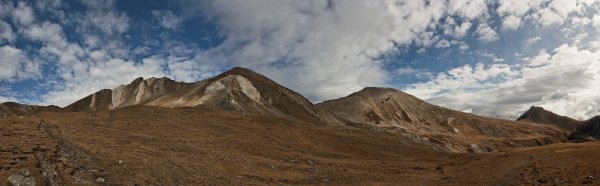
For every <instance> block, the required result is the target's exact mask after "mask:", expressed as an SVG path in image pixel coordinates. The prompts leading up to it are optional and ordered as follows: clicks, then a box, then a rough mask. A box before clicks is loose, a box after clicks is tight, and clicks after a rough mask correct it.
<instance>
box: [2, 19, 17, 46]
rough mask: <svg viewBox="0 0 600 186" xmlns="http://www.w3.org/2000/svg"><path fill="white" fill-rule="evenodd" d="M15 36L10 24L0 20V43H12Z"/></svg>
mask: <svg viewBox="0 0 600 186" xmlns="http://www.w3.org/2000/svg"><path fill="white" fill-rule="evenodd" d="M16 38H17V36H16V35H15V33H14V32H13V29H12V26H10V24H8V23H7V22H4V21H2V20H0V44H2V43H3V42H7V43H12V42H14V40H15V39H16Z"/></svg>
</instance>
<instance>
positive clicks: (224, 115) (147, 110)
mask: <svg viewBox="0 0 600 186" xmlns="http://www.w3.org/2000/svg"><path fill="white" fill-rule="evenodd" d="M599 126H600V117H594V118H591V119H589V120H585V121H578V120H574V119H570V118H568V117H564V116H559V115H557V114H554V113H552V112H550V111H546V110H544V109H543V108H541V107H531V109H529V110H528V111H527V112H525V113H524V114H523V115H522V116H521V117H519V118H518V119H517V120H516V121H511V120H505V119H496V118H489V117H482V116H477V115H474V114H470V113H465V112H460V111H456V110H452V109H447V108H444V107H440V106H436V105H433V104H430V103H427V102H426V101H423V100H420V99H418V98H416V97H414V96H412V95H410V94H407V93H404V92H402V91H399V90H395V89H392V88H381V87H367V88H364V89H362V90H360V91H358V92H355V93H352V94H350V95H348V96H345V97H342V98H338V99H334V100H328V101H324V102H321V103H317V104H314V103H312V102H310V101H309V100H308V99H306V98H305V97H304V96H302V95H301V94H299V93H297V92H294V91H293V90H290V89H288V88H286V87H284V86H281V85H280V84H278V83H277V82H275V81H273V80H271V79H269V78H267V77H265V76H263V75H261V74H259V73H256V72H253V71H251V70H249V69H246V68H240V67H236V68H233V69H231V70H229V71H226V72H224V73H222V74H220V75H217V76H215V77H213V78H209V79H205V80H202V81H198V82H193V83H185V82H178V81H174V80H171V79H169V78H165V77H163V78H148V79H144V78H137V79H135V80H133V81H132V82H131V83H129V84H124V85H120V86H117V87H115V88H113V89H103V90H99V91H97V92H95V93H93V94H91V95H89V96H86V97H84V98H82V99H80V100H78V101H76V102H74V103H72V104H70V105H67V106H65V107H63V108H61V107H58V106H36V105H24V104H18V103H13V102H7V103H2V104H0V137H1V138H0V139H1V142H2V143H1V144H2V145H0V180H8V182H10V183H12V184H13V185H14V184H15V183H17V184H20V183H26V182H27V183H31V182H32V181H33V182H36V183H38V184H40V185H156V184H159V185H187V184H190V185H264V184H272V183H277V184H282V185H295V184H298V185H331V184H341V185H356V184H364V185H373V184H375V185H376V184H383V185H423V184H424V185H465V184H468V185H519V184H522V183H532V184H542V183H548V182H552V183H554V184H559V185H560V184H572V183H575V184H589V183H592V184H593V183H595V182H594V180H593V179H595V176H596V175H595V173H594V171H596V168H597V166H596V165H594V164H593V163H577V162H582V161H580V160H584V161H585V162H597V161H600V159H598V157H597V156H595V154H597V153H600V152H599V151H598V150H596V149H600V148H597V147H598V143H594V142H592V143H570V142H590V141H596V139H598V138H600V127H599ZM522 147H530V148H522ZM573 162H576V163H573ZM557 167H559V169H560V170H565V171H562V172H555V171H554V172H553V170H557V169H556V168H557ZM6 184H8V183H6Z"/></svg>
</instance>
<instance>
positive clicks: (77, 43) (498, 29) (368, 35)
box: [0, 0, 600, 119]
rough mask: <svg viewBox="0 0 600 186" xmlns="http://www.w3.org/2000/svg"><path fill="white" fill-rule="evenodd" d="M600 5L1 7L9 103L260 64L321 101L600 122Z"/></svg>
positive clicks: (3, 86) (353, 1)
mask: <svg viewBox="0 0 600 186" xmlns="http://www.w3.org/2000/svg"><path fill="white" fill-rule="evenodd" d="M599 12H600V0H531V1H525V0H498V1H492V0H426V1H425V0H423V1H421V0H372V1H364V0H328V1H327V0H302V1H298V0H214V1H209V0H206V1H204V0H173V1H158V0H128V1H125V0H122V1H118V0H97V1H96V0H94V1H92V0H89V1H88V0H68V1H66V0H45V1H12V0H0V65H1V66H0V102H5V101H15V102H20V103H25V104H39V105H50V104H52V105H58V106H66V105H68V104H70V103H73V102H74V101H76V100H78V99H81V98H83V97H85V96H87V95H89V94H91V93H94V92H96V91H98V90H100V89H104V88H114V87H116V86H118V85H120V84H126V83H129V82H131V81H132V80H133V79H135V78H136V77H145V78H149V77H163V76H165V77H169V78H171V79H174V80H177V81H183V82H195V81H199V80H202V79H205V78H209V77H212V76H214V75H217V74H219V73H221V72H224V71H226V70H228V69H230V68H232V67H234V66H242V67H246V68H250V69H252V70H254V71H256V72H259V73H262V74H264V75H265V76H267V77H269V78H271V79H273V80H275V81H277V82H279V83H280V84H282V85H284V86H286V87H288V88H290V89H292V90H295V91H296V92H299V93H301V94H303V95H304V96H306V97H307V98H308V99H310V100H311V101H312V102H314V103H318V102H321V101H324V100H328V99H335V98H339V97H343V96H346V95H348V94H350V93H352V92H356V91H359V90H361V89H362V88H364V87H370V86H377V87H392V88H396V89H398V90H402V91H405V92H407V93H410V94H412V95H415V96H416V97H418V98H421V99H423V100H426V101H428V102H430V103H433V104H437V105H440V106H444V107H447V108H451V109H455V110H459V111H464V112H470V113H474V114H478V115H483V116H490V117H500V118H506V119H515V118H516V117H518V116H519V115H520V114H521V113H523V112H524V111H526V110H527V109H528V108H529V107H530V106H532V105H535V106H542V107H544V108H546V109H547V110H551V111H553V112H555V113H558V114H561V115H566V116H569V117H573V118H577V119H587V118H589V117H592V116H595V115H599V114H600V93H599V92H600V35H599V32H600V13H599Z"/></svg>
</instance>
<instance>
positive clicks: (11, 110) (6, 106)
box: [0, 102, 62, 117]
mask: <svg viewBox="0 0 600 186" xmlns="http://www.w3.org/2000/svg"><path fill="white" fill-rule="evenodd" d="M60 111H62V109H61V108H60V107H58V106H55V105H50V106H37V105H25V104H19V103H14V102H5V103H2V104H0V117H8V116H27V115H32V114H37V113H40V112H60Z"/></svg>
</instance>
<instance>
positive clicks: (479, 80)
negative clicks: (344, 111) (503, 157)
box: [406, 45, 600, 119]
mask: <svg viewBox="0 0 600 186" xmlns="http://www.w3.org/2000/svg"><path fill="white" fill-rule="evenodd" d="M599 56H600V52H592V51H589V50H585V49H581V48H578V47H576V46H570V45H562V46H560V47H558V48H556V49H554V50H553V53H552V54H549V53H547V52H546V51H544V50H542V51H540V52H539V54H538V55H535V56H533V57H532V58H533V60H531V61H526V63H528V64H527V65H525V66H521V65H519V64H516V65H507V64H495V65H496V66H493V65H492V66H487V67H483V66H482V65H477V66H475V67H471V66H469V65H465V66H463V67H459V68H455V69H451V70H449V71H448V72H446V73H440V74H438V75H437V76H436V77H435V78H433V79H432V80H431V81H429V82H425V83H417V84H413V85H412V86H411V88H409V89H407V90H406V91H407V92H409V93H412V94H414V95H416V96H418V97H421V98H424V99H427V100H429V101H431V102H432V103H434V104H439V105H442V106H446V107H449V108H453V109H456V110H469V109H471V110H473V112H474V113H475V114H481V115H487V116H497V117H503V118H507V119H515V118H516V117H517V116H519V115H520V114H521V113H522V112H524V111H525V110H526V109H527V108H529V106H531V105H537V106H543V107H544V108H546V109H549V110H552V111H554V112H556V113H558V114H562V115H567V116H570V117H574V118H577V119H587V118H589V117H591V116H594V115H598V114H600V109H598V108H600V95H598V94H597V85H598V84H599V83H600V74H598V73H597V72H599V71H600V63H599V62H600V57H599ZM490 80H492V81H490Z"/></svg>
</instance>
